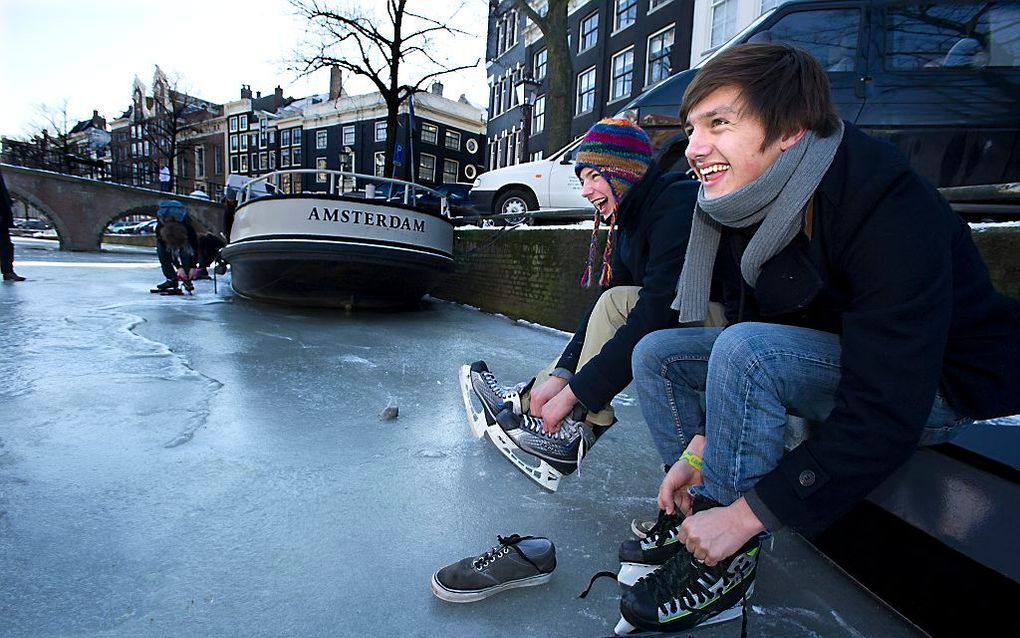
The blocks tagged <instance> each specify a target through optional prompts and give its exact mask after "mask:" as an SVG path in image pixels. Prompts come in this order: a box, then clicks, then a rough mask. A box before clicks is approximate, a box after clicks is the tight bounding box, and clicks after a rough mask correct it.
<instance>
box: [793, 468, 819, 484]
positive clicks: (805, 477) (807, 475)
mask: <svg viewBox="0 0 1020 638" xmlns="http://www.w3.org/2000/svg"><path fill="white" fill-rule="evenodd" d="M797 480H798V481H800V484H801V486H803V487H811V486H812V485H814V484H815V473H814V472H812V471H811V470H804V471H803V472H801V473H800V476H799V477H797Z"/></svg>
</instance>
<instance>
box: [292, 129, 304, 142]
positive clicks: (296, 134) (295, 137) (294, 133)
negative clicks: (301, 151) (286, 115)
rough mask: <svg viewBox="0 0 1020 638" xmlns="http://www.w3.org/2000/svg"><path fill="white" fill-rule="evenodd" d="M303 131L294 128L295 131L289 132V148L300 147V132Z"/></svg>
mask: <svg viewBox="0 0 1020 638" xmlns="http://www.w3.org/2000/svg"><path fill="white" fill-rule="evenodd" d="M303 130H304V129H302V128H296V129H293V130H291V132H290V145H291V146H301V137H302V136H301V131H303Z"/></svg>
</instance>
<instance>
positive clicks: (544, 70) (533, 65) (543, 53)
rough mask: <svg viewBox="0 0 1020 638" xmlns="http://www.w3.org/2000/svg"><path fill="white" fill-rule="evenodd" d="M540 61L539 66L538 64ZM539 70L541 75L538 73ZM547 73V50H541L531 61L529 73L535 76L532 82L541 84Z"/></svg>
mask: <svg viewBox="0 0 1020 638" xmlns="http://www.w3.org/2000/svg"><path fill="white" fill-rule="evenodd" d="M539 59H541V64H539ZM539 69H541V73H540V72H539ZM548 71H549V49H542V50H541V51H539V52H538V53H536V54H535V56H534V57H533V58H532V60H531V72H532V73H533V74H534V75H535V77H534V80H535V81H536V82H541V81H542V80H544V79H545V75H546V73H548Z"/></svg>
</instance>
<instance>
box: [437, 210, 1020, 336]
mask: <svg viewBox="0 0 1020 638" xmlns="http://www.w3.org/2000/svg"><path fill="white" fill-rule="evenodd" d="M920 232H923V231H920ZM972 234H973V237H974V243H975V244H976V245H977V247H978V250H979V251H980V252H981V254H982V256H983V257H984V259H985V263H986V264H988V270H989V272H990V273H991V276H992V281H993V283H994V284H995V287H996V288H997V289H998V290H999V291H1000V292H1002V293H1004V294H1007V295H1010V296H1012V297H1017V298H1020V224H975V225H973V226H972ZM602 235H603V237H602V240H603V241H604V233H602ZM590 239H591V231H590V230H584V229H563V228H542V227H538V228H527V229H517V230H505V229H458V230H457V232H456V236H455V241H454V256H455V258H456V266H455V268H454V271H453V273H451V275H450V276H449V277H447V278H446V280H445V281H444V282H443V283H442V284H441V285H440V286H439V287H438V288H437V289H435V290H434V291H433V292H432V295H433V296H435V297H438V298H440V299H446V300H449V301H456V302H459V303H464V304H468V305H471V306H476V307H478V308H480V309H482V310H484V311H486V312H493V313H500V314H504V315H506V316H508V317H511V318H514V319H524V320H526V321H532V322H535V323H539V324H542V325H545V326H551V327H554V328H558V329H560V330H566V331H568V332H573V331H574V329H575V328H576V327H577V325H578V322H579V321H580V319H581V317H582V316H583V315H584V313H585V312H586V311H587V309H588V307H589V306H590V305H591V304H592V303H593V302H594V301H595V299H596V298H597V296H598V292H597V290H596V288H595V287H594V286H593V287H592V288H591V289H590V290H584V289H583V288H581V287H580V285H579V283H578V281H579V279H580V276H581V271H582V269H583V268H584V264H585V260H586V258H587V252H588V243H589V241H590ZM601 257H602V251H601V243H600V246H599V250H598V256H597V259H596V272H595V275H594V276H595V277H597V276H598V271H597V268H598V267H599V265H600V264H601Z"/></svg>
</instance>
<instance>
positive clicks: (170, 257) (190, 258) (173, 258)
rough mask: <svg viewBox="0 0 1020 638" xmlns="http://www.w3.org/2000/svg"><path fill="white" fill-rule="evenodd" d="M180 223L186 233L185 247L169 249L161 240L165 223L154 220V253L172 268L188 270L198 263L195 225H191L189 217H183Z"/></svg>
mask: <svg viewBox="0 0 1020 638" xmlns="http://www.w3.org/2000/svg"><path fill="white" fill-rule="evenodd" d="M180 223H181V225H182V226H184V230H185V231H186V232H187V233H188V245H187V247H186V248H184V249H183V250H171V248H170V247H169V246H168V245H167V243H166V242H165V241H163V233H162V230H163V227H164V225H165V224H164V222H163V221H162V220H160V221H157V222H156V254H157V256H158V257H159V260H160V262H161V263H162V262H164V261H165V262H167V264H169V265H170V266H173V267H174V268H184V269H185V270H190V269H191V268H195V267H196V266H197V264H198V249H199V246H198V234H197V233H196V232H195V227H194V226H193V225H192V223H191V219H190V218H189V217H185V218H184V221H182V222H180ZM164 274H165V273H164ZM168 278H169V277H168Z"/></svg>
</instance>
